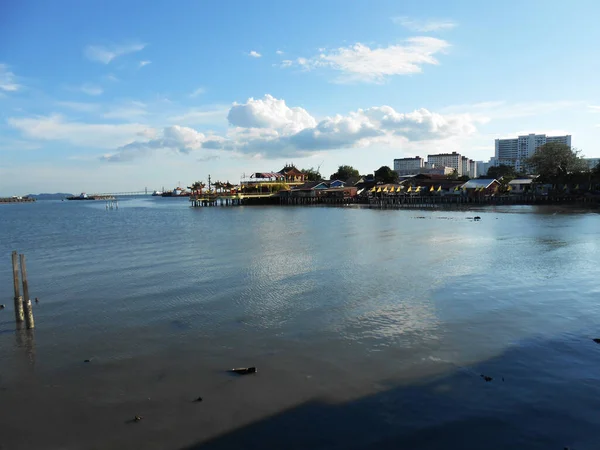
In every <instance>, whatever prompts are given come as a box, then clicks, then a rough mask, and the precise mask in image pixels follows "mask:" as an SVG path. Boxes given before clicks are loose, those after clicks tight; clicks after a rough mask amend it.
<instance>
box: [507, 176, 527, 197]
mask: <svg viewBox="0 0 600 450" xmlns="http://www.w3.org/2000/svg"><path fill="white" fill-rule="evenodd" d="M532 183H533V179H532V178H515V179H514V180H512V181H509V183H508V187H509V188H510V193H511V194H525V193H527V192H529V191H531V187H532Z"/></svg>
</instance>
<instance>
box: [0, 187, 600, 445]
mask: <svg viewBox="0 0 600 450" xmlns="http://www.w3.org/2000/svg"><path fill="white" fill-rule="evenodd" d="M119 206H120V208H119V210H118V211H117V210H113V211H106V210H105V209H104V205H100V204H98V203H94V202H42V201H40V202H37V203H35V204H31V205H24V204H23V205H10V206H9V207H3V208H2V209H1V211H0V257H1V258H2V259H3V260H4V261H6V262H7V264H6V267H5V269H6V270H0V295H2V296H4V297H5V298H7V299H8V298H12V292H10V289H11V286H12V282H11V279H10V276H11V273H10V270H9V269H10V267H9V263H8V261H9V255H10V252H11V251H12V250H15V249H16V250H18V251H20V252H21V253H24V254H26V255H27V258H28V272H29V282H30V290H31V292H32V295H33V296H37V297H39V298H40V300H41V302H40V304H39V305H35V309H34V311H35V315H36V327H37V328H36V336H35V339H34V336H33V334H28V333H27V332H25V331H24V330H21V331H19V332H16V333H14V334H13V333H12V332H4V330H5V329H6V330H7V331H8V330H10V328H11V327H12V326H13V325H12V324H11V322H10V321H6V320H4V319H6V317H8V315H10V314H12V311H9V310H5V311H3V312H0V314H6V316H5V317H4V319H3V322H2V330H3V332H2V333H0V361H1V362H2V379H1V380H0V382H1V384H2V385H3V386H7V387H10V388H11V389H13V390H15V395H17V394H16V392H17V390H18V388H17V386H19V384H18V382H19V380H20V379H21V378H22V376H23V371H24V370H25V368H24V366H23V364H22V363H23V361H24V359H23V358H24V357H25V358H27V360H28V361H29V365H31V363H33V362H35V372H34V374H33V375H32V376H33V378H32V380H31V383H33V386H34V387H31V386H30V387H31V389H32V392H33V393H35V394H36V395H37V396H38V397H39V398H45V396H47V398H48V399H51V400H52V401H53V402H55V401H58V402H59V403H60V402H62V401H64V399H65V396H66V397H67V398H68V399H69V400H68V404H69V405H70V406H69V408H71V409H70V410H69V411H71V410H72V411H80V410H82V411H85V413H81V414H96V413H98V414H100V412H98V410H97V409H96V405H95V402H98V401H99V400H98V398H105V399H111V400H110V402H111V403H110V405H111V406H110V408H109V407H108V406H107V407H106V408H107V409H106V410H103V411H106V414H107V419H106V423H105V422H102V420H103V419H100V418H96V419H95V420H97V421H98V422H100V423H103V424H104V423H105V424H106V427H107V429H112V428H110V427H111V426H112V425H111V423H110V420H109V419H108V417H110V416H111V414H112V415H114V413H115V410H114V409H111V408H115V409H116V410H118V411H119V413H121V409H120V408H123V412H124V408H125V406H126V405H128V406H132V405H134V406H135V408H134V409H136V410H137V409H139V408H149V407H150V406H143V405H142V404H139V403H136V402H141V399H147V398H148V397H149V398H151V399H156V400H152V402H154V401H156V403H155V404H154V403H153V405H154V406H153V407H154V408H156V409H155V412H156V413H157V414H159V413H160V411H164V408H167V410H168V408H173V410H172V411H171V410H169V411H171V414H172V415H173V417H178V420H180V421H183V422H185V420H186V419H185V418H184V417H182V416H181V415H182V414H184V413H183V412H182V411H183V410H181V411H180V409H178V407H176V406H173V405H174V404H175V403H173V401H174V400H172V399H171V397H170V396H172V395H174V394H173V392H175V391H178V389H181V388H182V387H184V386H185V387H186V389H187V388H189V389H190V390H192V391H197V390H198V389H200V388H199V386H201V387H202V389H203V390H207V391H209V392H212V393H214V395H217V396H218V397H219V398H220V399H221V401H222V402H223V404H229V405H231V404H235V405H238V403H239V408H242V409H240V410H237V409H236V411H237V412H235V413H231V412H229V413H228V412H227V411H226V410H220V409H219V407H218V406H216V405H213V407H212V408H213V409H212V410H211V411H213V413H214V414H215V417H214V418H213V419H211V420H212V421H211V422H210V421H209V422H210V423H208V422H207V423H206V424H205V425H206V426H205V427H204V428H202V430H201V431H199V430H198V427H190V429H189V430H188V431H187V433H188V435H189V436H190V438H191V436H192V435H193V433H194V432H196V433H204V434H202V436H204V437H205V438H208V437H210V436H213V435H214V434H216V433H219V432H226V431H228V430H230V428H232V427H233V428H236V427H238V426H241V425H242V424H245V423H246V422H247V421H249V420H256V421H259V420H262V419H264V417H265V416H267V415H272V414H277V413H279V412H281V411H283V410H284V409H287V408H291V407H295V406H296V405H298V404H300V403H302V402H305V401H308V400H310V399H314V398H317V397H319V398H322V397H325V398H329V399H335V401H336V402H340V404H344V402H350V401H352V402H355V401H356V400H357V399H358V398H360V397H362V396H368V395H372V394H373V393H374V392H378V391H380V390H381V389H382V386H391V385H395V384H396V383H399V382H400V381H401V382H402V383H414V382H416V381H419V382H420V381H421V380H422V378H423V377H426V376H430V375H432V374H441V373H446V372H447V371H448V370H457V369H458V370H459V371H460V370H463V369H464V372H460V373H464V374H465V377H471V376H474V375H476V377H475V378H476V381H474V382H476V383H478V382H479V381H480V380H479V379H477V377H478V375H479V374H474V373H472V372H471V370H472V369H468V368H466V367H467V366H470V365H471V364H474V363H478V362H479V363H480V364H484V362H485V361H487V360H491V359H493V358H496V357H498V356H499V355H502V354H509V355H510V354H513V352H512V349H521V347H523V346H528V345H534V346H535V352H530V351H529V350H527V349H525V350H527V354H528V357H527V358H526V359H524V360H518V361H517V360H515V361H512V362H511V361H510V359H503V361H504V362H503V364H507V365H510V364H512V363H514V364H516V365H518V366H519V367H520V368H521V369H523V371H526V366H527V365H528V364H532V365H538V366H539V365H543V361H544V360H546V359H547V358H549V356H550V355H552V358H550V359H551V360H552V361H554V363H553V364H555V366H548V367H545V369H544V377H543V379H540V380H539V383H537V384H536V385H535V386H530V387H529V389H534V390H535V395H534V394H533V392H532V393H531V395H532V397H531V398H534V397H535V398H539V397H543V392H544V391H545V390H548V392H550V391H551V390H552V389H554V387H553V386H554V385H555V384H556V383H564V382H567V381H568V379H570V378H576V377H580V376H581V374H582V373H584V372H586V371H591V370H595V368H594V367H592V365H593V364H592V363H591V360H590V361H588V360H586V356H585V354H583V353H577V354H576V355H575V356H574V355H573V353H572V352H571V350H569V347H565V348H564V352H563V350H560V349H558V350H557V347H556V344H553V345H554V348H549V347H546V346H545V344H544V342H546V341H550V340H552V341H553V342H561V341H562V340H563V339H567V338H568V339H569V340H573V339H588V338H589V336H593V335H594V333H595V332H597V330H598V325H597V324H598V322H599V318H600V306H599V304H598V302H597V297H598V294H599V292H600V291H599V289H598V287H597V267H600V247H599V240H598V237H599V234H600V216H598V215H597V214H590V213H579V212H578V213H576V214H571V213H568V212H567V211H565V210H550V209H547V208H546V209H544V208H539V207H520V206H519V207H514V208H512V207H497V208H489V209H482V210H479V211H477V215H479V216H481V217H482V220H481V221H480V222H473V221H471V220H468V219H467V218H468V217H471V216H473V212H468V211H465V212H458V211H457V212H451V211H450V212H449V211H443V212H435V211H425V212H415V211H390V210H382V211H379V210H370V209H360V208H318V207H316V208H308V207H307V208H280V207H255V208H254V207H230V208H227V207H223V208H221V207H217V208H198V209H191V208H189V207H188V206H187V202H186V201H185V200H181V199H168V198H165V199H163V198H151V199H150V198H138V199H131V200H124V201H122V202H120V205H119ZM555 213H556V214H555ZM417 217H422V218H417ZM23 229H27V230H28V232H27V233H26V234H25V233H23V232H22V230H23ZM2 255H4V256H2ZM0 269H1V267H0ZM3 303H9V302H8V301H6V302H3ZM11 339H12V341H11ZM532 343H533V344H532ZM559 348H562V347H559ZM516 353H519V352H518V351H517V352H516ZM90 358H92V363H91V364H83V363H82V361H83V360H84V359H90ZM536 358H537V359H536ZM563 363H564V364H567V365H569V367H572V368H574V369H573V371H574V372H568V373H566V372H565V371H564V370H562V369H561V368H560V366H561V364H563ZM255 364H256V365H257V366H260V367H259V374H260V375H261V376H260V377H254V378H251V379H250V381H248V380H247V379H246V378H244V379H243V380H242V379H240V380H239V381H237V380H236V379H233V378H223V376H222V373H223V370H224V369H227V368H230V367H233V366H238V365H255ZM461 368H462V369H461ZM502 370H505V371H507V372H509V371H510V370H514V368H513V369H509V368H508V367H504V368H503V369H502ZM132 374H136V376H135V377H133V379H132ZM469 379H471V378H469ZM57 380H66V382H65V383H66V384H65V383H62V384H61V383H58V382H57ZM244 380H246V381H244ZM252 380H254V381H252ZM257 380H258V381H257ZM463 382H464V383H467V381H464V380H463V379H462V378H461V379H460V380H459V383H463ZM36 383H39V385H38V384H36ZM242 383H244V384H242ZM245 383H254V385H253V386H254V387H253V388H252V389H250V388H242V387H241V386H248V385H247V384H245ZM49 385H53V386H54V385H56V386H60V385H68V386H69V388H68V389H69V390H66V388H65V390H61V389H60V388H54V390H53V391H51V392H50V391H47V390H46V386H49ZM35 386H37V388H36V387H35ZM453 386H454V385H453V384H452V383H450V384H441V385H439V386H437V385H436V388H435V392H436V394H435V395H448V394H443V393H444V392H452V389H455V387H453ZM260 389H266V390H268V392H270V394H269V395H267V394H266V391H264V390H263V391H261V390H260ZM589 389H591V390H592V391H593V394H590V392H587V394H586V397H587V398H588V399H589V400H588V401H589V402H590V404H588V405H587V407H591V406H598V404H597V401H598V396H600V391H598V388H589ZM150 391H152V392H153V394H152V395H150V394H148V392H150ZM7 392H11V391H10V389H9V390H7V391H0V401H2V400H3V399H2V398H1V396H3V395H9V394H7ZM260 392H262V394H260V395H259V393H260ZM19 395H21V394H19ZM186 395H188V394H186ZM197 395H198V394H197V393H196V396H197ZM428 395H429V394H428ZM431 395H433V394H431ZM469 395H471V394H469ZM521 395H522V397H521V399H520V400H519V399H515V400H514V401H515V402H518V401H522V402H527V401H528V398H529V394H528V392H527V391H524V392H522V393H521ZM573 395H574V396H575V397H577V393H576V392H574V393H573ZM594 395H595V396H596V397H594ZM11 398H12V397H11ZM11 398H8V397H7V398H5V399H4V400H5V401H10V399H11ZM435 398H437V397H435ZM430 400H431V401H432V402H434V397H431V399H430ZM584 400H585V399H584ZM246 401H248V402H251V404H247V403H245V402H246ZM385 401H387V400H382V402H384V403H385ZM439 401H440V402H442V400H439ZM128 402H133V403H128ZM497 402H498V403H495V404H494V403H491V404H486V405H485V411H486V414H492V415H493V414H494V408H497V410H496V412H497V414H498V417H500V415H501V413H502V414H504V412H505V410H502V408H505V406H506V405H502V404H501V402H500V400H497ZM442 403H443V402H442ZM440 404H441V403H440ZM237 407H238V406H236V408H237ZM244 407H246V408H250V409H251V410H252V411H253V412H252V414H249V413H248V412H247V411H246V412H243V411H244V410H243V408H244ZM407 407H410V405H408V406H407ZM463 407H464V408H466V411H467V412H468V413H470V414H478V413H480V412H481V409H480V408H483V406H482V405H478V404H476V403H473V402H466V403H465V404H464V405H463ZM392 410H394V411H395V409H394V408H392ZM501 410H502V411H501ZM42 412H45V413H46V414H49V411H48V410H47V409H45V408H44V407H40V414H41V413H42ZM109 412H110V414H109ZM543 413H544V411H543V407H542V410H541V411H540V414H542V415H543ZM69 414H70V412H64V411H63V412H62V413H60V414H57V415H56V417H55V419H54V420H55V421H56V422H52V421H50V423H51V424H53V426H55V427H56V428H57V429H61V424H62V422H61V420H62V419H61V418H63V419H64V418H65V417H69ZM127 414H129V412H128V413H127ZM185 414H188V413H185ZM232 414H233V416H232ZM389 414H390V416H389V417H388V419H386V420H389V421H390V423H394V422H395V421H396V420H398V418H397V416H394V414H396V413H394V414H392V413H391V412H390V413H389ZM448 415H449V416H448V417H451V416H452V414H451V413H450V412H448ZM186 417H187V416H186ZM232 417H233V418H232ZM502 417H503V419H502V420H510V419H507V418H506V417H505V416H504V415H502ZM5 420H12V419H10V417H5V416H0V423H1V422H3V421H5ZM65 420H66V419H65ZM165 420H166V419H165ZM207 420H209V419H208V418H207ZM419 420H420V422H419V425H418V426H423V427H426V426H433V424H435V423H437V419H436V418H435V417H429V416H422V417H420V418H419ZM449 420H451V419H449ZM63 425H64V424H63ZM161 426H164V427H166V428H165V429H175V428H177V427H178V426H179V425H178V423H171V422H169V423H167V422H165V423H163V425H161ZM415 426H416V425H415ZM511 426H513V427H514V428H515V433H516V434H517V435H519V433H521V431H519V427H520V424H519V423H518V422H515V423H511ZM169 427H170V428H169ZM228 427H229V428H228ZM159 428H160V427H159ZM14 429H18V427H17V428H14ZM85 429H86V432H88V433H91V434H94V433H96V434H99V435H100V437H99V439H104V438H103V437H102V434H101V433H100V431H99V430H100V429H101V427H100V426H99V425H96V426H95V427H94V426H92V425H90V427H88V428H85ZM194 430H195V431H194ZM490 432H493V430H491V431H490ZM48 433H50V432H49V431H48V432H45V431H40V434H39V435H40V439H43V437H44V436H50V434H48ZM523 433H525V432H524V431H523ZM109 434H110V433H109ZM184 434H185V433H184ZM11 436H12V435H11ZM119 436H120V435H119ZM148 436H149V435H148ZM148 436H146V437H141V436H140V439H142V440H144V442H146V441H150V438H149V437H148ZM182 436H183V434H182ZM194 436H195V435H194ZM121 438H123V436H120V437H119V439H121ZM54 439H56V442H59V443H63V444H64V445H65V446H66V445H67V444H69V445H72V444H73V442H78V441H77V437H76V436H74V435H73V434H72V433H68V432H67V433H64V435H61V436H54ZM61 439H62V440H61ZM115 439H116V438H115ZM13 442H16V441H13ZM40 442H42V441H40ZM119 442H121V441H119ZM157 442H161V441H160V439H159V440H158V441H157ZM79 443H80V442H79ZM57 445H58V444H57ZM117 447H118V446H117ZM15 448H25V447H23V446H21V447H19V446H18V445H15ZM147 448H153V447H151V444H148V446H147ZM155 448H164V446H163V447H160V446H159V445H158V444H156V447H155Z"/></svg>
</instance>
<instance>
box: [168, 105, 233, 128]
mask: <svg viewBox="0 0 600 450" xmlns="http://www.w3.org/2000/svg"><path fill="white" fill-rule="evenodd" d="M228 111H229V109H228V107H227V106H225V105H213V106H212V107H211V108H210V109H198V108H192V109H190V110H188V111H185V112H183V113H180V114H176V115H172V116H169V117H167V120H168V121H169V122H170V123H177V124H180V125H212V124H221V125H224V126H225V125H227V119H226V117H227V112H228Z"/></svg>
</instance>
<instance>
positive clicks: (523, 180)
mask: <svg viewBox="0 0 600 450" xmlns="http://www.w3.org/2000/svg"><path fill="white" fill-rule="evenodd" d="M531 183H533V180H532V179H531V178H516V179H514V180H512V181H510V182H509V183H508V184H513V185H515V184H531Z"/></svg>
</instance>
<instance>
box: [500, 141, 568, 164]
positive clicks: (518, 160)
mask: <svg viewBox="0 0 600 450" xmlns="http://www.w3.org/2000/svg"><path fill="white" fill-rule="evenodd" d="M549 142H558V143H560V144H565V145H568V146H569V147H570V146H571V135H566V136H546V135H545V134H528V135H524V136H519V137H517V138H516V139H496V152H495V156H494V164H495V165H496V166H499V165H501V164H503V165H506V166H512V167H514V168H515V170H516V171H517V172H526V171H527V167H526V165H525V160H526V159H527V158H530V157H531V156H533V154H534V153H535V151H536V150H537V149H538V148H539V147H541V146H542V145H544V144H546V143H549Z"/></svg>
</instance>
